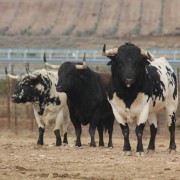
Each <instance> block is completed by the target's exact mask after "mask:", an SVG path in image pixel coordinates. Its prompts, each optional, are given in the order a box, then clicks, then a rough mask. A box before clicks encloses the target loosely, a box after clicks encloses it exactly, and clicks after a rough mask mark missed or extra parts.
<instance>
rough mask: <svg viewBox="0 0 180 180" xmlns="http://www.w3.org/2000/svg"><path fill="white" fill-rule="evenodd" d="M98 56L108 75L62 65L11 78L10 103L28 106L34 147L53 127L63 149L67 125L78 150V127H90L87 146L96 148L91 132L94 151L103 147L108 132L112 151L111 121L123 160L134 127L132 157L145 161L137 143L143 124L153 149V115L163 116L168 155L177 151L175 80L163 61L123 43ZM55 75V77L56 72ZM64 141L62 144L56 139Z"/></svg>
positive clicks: (75, 65) (81, 65) (77, 65)
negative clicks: (32, 120) (120, 141)
mask: <svg viewBox="0 0 180 180" xmlns="http://www.w3.org/2000/svg"><path fill="white" fill-rule="evenodd" d="M102 54H103V55H104V56H107V57H108V58H109V59H110V61H109V62H108V64H107V65H110V66H111V74H107V73H98V72H94V71H93V70H91V69H90V68H89V67H88V66H87V64H86V57H85V55H84V59H83V62H82V63H74V62H65V63H63V64H61V65H52V64H49V63H48V62H47V61H46V56H45V55H44V62H45V65H46V67H49V68H52V69H56V71H49V70H46V69H41V70H36V71H34V72H31V71H30V70H29V69H28V68H27V69H26V70H27V73H24V74H21V75H20V76H14V75H11V74H9V73H8V72H7V69H5V71H6V74H7V75H8V76H9V77H10V78H13V79H17V81H16V86H15V90H14V93H13V95H12V101H13V102H14V103H32V105H33V109H34V115H35V119H36V121H37V124H38V127H39V138H38V142H37V144H39V145H43V135H44V131H45V126H47V125H48V123H49V122H50V121H54V122H55V127H54V134H55V136H56V145H57V146H60V145H62V143H65V144H67V143H68V138H67V131H68V126H69V123H70V121H71V122H72V123H73V125H74V128H75V134H76V143H75V145H76V146H78V147H80V146H81V133H82V128H81V125H87V124H89V134H90V137H91V142H90V146H92V147H96V142H95V130H96V128H97V130H98V133H99V146H104V140H103V132H104V130H106V131H108V134H109V142H108V147H110V148H112V147H113V143H112V134H113V125H114V120H115V119H116V120H117V122H118V123H119V125H120V128H121V130H122V134H123V137H124V145H123V154H124V155H130V154H131V145H130V141H129V126H128V123H129V122H132V121H135V122H136V129H135V132H136V136H137V148H136V153H137V155H144V148H143V143H142V136H143V130H144V127H145V124H146V122H149V124H150V140H149V145H148V150H149V151H150V150H154V149H155V137H156V133H157V113H158V112H160V111H161V110H164V111H165V113H166V121H167V125H168V127H169V132H170V144H169V150H170V152H171V151H172V150H176V143H175V122H176V116H175V113H176V110H177V105H178V90H177V80H176V76H175V73H174V71H173V69H172V67H171V66H170V65H169V64H168V62H167V61H166V60H165V58H164V57H161V58H155V57H153V56H152V55H151V54H150V53H148V52H147V51H145V50H142V49H140V48H139V47H138V46H136V45H134V44H131V43H125V44H124V45H121V46H120V47H119V48H115V49H109V50H106V46H105V45H104V47H103V52H102ZM57 70H58V71H57ZM62 134H63V135H64V139H63V142H62V140H61V135H62Z"/></svg>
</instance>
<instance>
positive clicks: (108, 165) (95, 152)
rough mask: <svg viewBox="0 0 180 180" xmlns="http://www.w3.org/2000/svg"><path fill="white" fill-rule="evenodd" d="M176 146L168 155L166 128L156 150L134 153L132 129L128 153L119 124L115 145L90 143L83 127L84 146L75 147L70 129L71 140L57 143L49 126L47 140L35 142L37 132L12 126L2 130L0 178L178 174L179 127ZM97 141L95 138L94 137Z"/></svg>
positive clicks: (92, 179) (96, 179) (95, 179)
mask: <svg viewBox="0 0 180 180" xmlns="http://www.w3.org/2000/svg"><path fill="white" fill-rule="evenodd" d="M148 132H149V130H147V129H146V131H145V133H144V138H143V143H144V148H146V147H147V145H148V140H149V133H148ZM176 136H177V137H176V143H177V147H178V148H177V151H176V152H173V153H171V154H169V152H168V150H167V148H168V144H169V137H168V133H167V130H163V131H162V129H161V130H160V132H159V133H158V135H157V141H156V151H155V152H154V153H149V154H145V156H144V157H137V156H135V147H136V138H135V134H134V131H133V130H131V136H130V142H131V146H132V149H133V151H132V156H123V155H122V154H121V153H122V146H123V139H122V135H121V132H120V130H119V127H115V130H114V135H113V144H114V148H113V149H109V148H107V135H105V143H106V147H105V148H100V147H96V148H90V147H89V135H88V131H87V129H83V134H82V144H83V146H82V148H77V147H74V140H75V137H74V130H73V129H72V131H70V133H69V138H68V140H69V145H68V146H61V147H55V146H54V142H55V138H54V135H53V133H52V131H51V130H50V129H48V130H47V131H46V133H45V139H44V140H45V145H44V146H37V145H36V140H37V132H36V131H34V132H32V131H25V130H24V131H22V130H19V131H18V134H16V133H14V131H12V130H11V131H10V130H1V132H0V179H2V180H3V179H8V180H9V179H13V180H15V179H26V180H28V179H65V180H68V179H73V180H75V179H83V180H85V179H88V180H110V179H112V180H113V179H115V180H116V179H138V180H139V179H143V180H145V179H158V180H161V179H163V180H164V179H168V180H169V179H179V177H180V151H179V148H180V138H179V137H180V131H179V130H177V135H176ZM96 142H97V143H98V138H96Z"/></svg>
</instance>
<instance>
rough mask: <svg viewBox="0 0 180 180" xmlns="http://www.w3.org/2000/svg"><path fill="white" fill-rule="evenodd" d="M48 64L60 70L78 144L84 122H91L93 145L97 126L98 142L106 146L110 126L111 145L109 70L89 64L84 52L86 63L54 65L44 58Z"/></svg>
mask: <svg viewBox="0 0 180 180" xmlns="http://www.w3.org/2000/svg"><path fill="white" fill-rule="evenodd" d="M44 61H45V64H46V66H48V67H50V68H55V69H59V70H58V76H59V79H58V84H57V88H56V89H57V91H58V92H65V93H66V94H67V103H68V107H69V112H70V117H71V121H72V123H73V125H74V128H75V133H76V144H75V145H76V146H78V147H80V146H81V145H82V144H81V133H82V127H81V125H87V124H90V126H89V134H90V137H91V142H90V146H92V147H95V146H96V142H95V129H96V127H97V129H98V133H99V146H104V140H103V129H104V128H105V129H106V130H108V133H109V142H108V147H112V146H113V144H112V133H113V124H114V115H113V112H112V108H111V105H110V104H109V102H108V100H107V95H106V86H107V83H108V81H109V79H110V75H108V74H99V73H96V72H94V71H92V70H91V69H90V68H89V67H88V66H87V64H86V58H85V54H84V58H83V63H73V62H65V63H63V64H61V65H51V64H49V63H47V61H46V59H45V58H44Z"/></svg>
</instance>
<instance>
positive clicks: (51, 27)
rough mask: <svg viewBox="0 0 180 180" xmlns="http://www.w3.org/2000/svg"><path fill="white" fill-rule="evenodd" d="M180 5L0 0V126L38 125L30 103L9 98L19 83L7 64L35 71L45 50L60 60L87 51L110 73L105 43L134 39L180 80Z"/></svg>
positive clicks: (159, 0) (142, 0)
mask: <svg viewBox="0 0 180 180" xmlns="http://www.w3.org/2000/svg"><path fill="white" fill-rule="evenodd" d="M179 7H180V1H179V0H151V1H149V0H133V1H132V0H110V1H109V0H31V1H27V0H0V13H1V16H0V64H1V65H0V126H1V128H12V129H15V130H16V131H18V129H19V128H27V129H31V130H33V129H34V128H35V126H36V123H35V122H34V116H33V112H32V107H31V105H27V106H22V105H16V104H13V103H11V100H10V97H11V94H12V91H13V88H14V84H15V82H14V81H12V80H9V79H8V78H7V77H6V76H5V73H4V68H5V66H7V67H8V71H9V72H10V73H12V74H20V73H22V72H25V68H24V65H25V64H26V63H29V65H30V68H31V70H32V71H33V70H35V69H39V68H44V64H43V61H42V59H43V53H44V52H46V54H47V59H48V61H50V62H51V63H57V64H58V63H62V62H64V61H82V56H83V53H84V52H86V55H87V62H88V63H89V65H90V66H91V67H92V68H93V69H94V70H96V71H103V72H109V69H108V68H107V66H106V63H107V61H108V59H107V58H105V57H102V56H101V49H102V46H103V44H104V43H106V45H107V48H113V47H118V46H120V45H122V44H124V43H125V42H132V43H134V44H136V45H138V46H140V47H141V48H143V49H146V50H148V51H150V52H151V53H152V54H154V55H155V57H160V56H165V57H166V58H167V59H168V61H169V62H170V64H171V65H172V66H173V68H174V70H175V72H176V75H177V77H178V80H179V67H180V11H179ZM160 122H161V121H160ZM163 123H164V124H165V122H163ZM177 127H180V112H179V108H178V112H177Z"/></svg>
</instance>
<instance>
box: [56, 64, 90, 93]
mask: <svg viewBox="0 0 180 180" xmlns="http://www.w3.org/2000/svg"><path fill="white" fill-rule="evenodd" d="M78 65H80V64H76V63H72V62H65V63H63V64H62V65H61V66H60V68H59V71H58V84H57V87H56V90H57V91H58V92H65V93H67V94H71V93H72V92H79V89H81V88H82V84H83V83H84V82H85V79H86V76H85V73H86V68H87V67H86V68H85V69H79V68H77V67H78ZM80 66H81V65H80Z"/></svg>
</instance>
